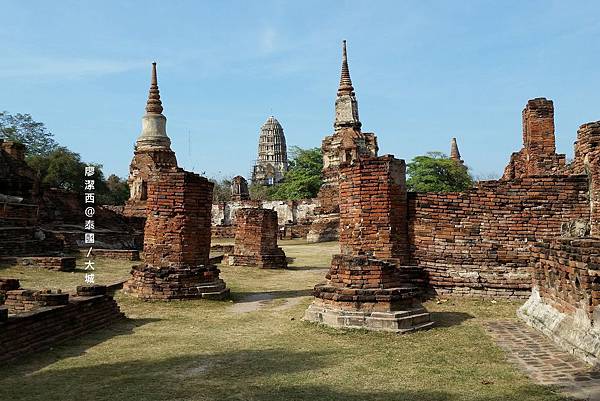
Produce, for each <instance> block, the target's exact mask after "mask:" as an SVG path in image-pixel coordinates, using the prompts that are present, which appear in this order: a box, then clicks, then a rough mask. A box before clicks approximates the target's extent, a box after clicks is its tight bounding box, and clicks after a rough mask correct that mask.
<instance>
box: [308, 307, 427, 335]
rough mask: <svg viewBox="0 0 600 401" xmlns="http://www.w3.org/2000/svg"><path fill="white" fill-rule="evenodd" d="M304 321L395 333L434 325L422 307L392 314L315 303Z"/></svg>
mask: <svg viewBox="0 0 600 401" xmlns="http://www.w3.org/2000/svg"><path fill="white" fill-rule="evenodd" d="M303 320H305V321H308V322H314V323H320V324H323V325H326V326H329V327H333V328H348V329H366V330H372V331H388V332H393V333H399V334H402V333H410V332H413V331H416V330H422V329H428V328H430V327H431V326H433V325H434V322H432V321H431V318H430V315H429V312H427V311H426V310H425V308H422V307H416V308H411V309H406V310H402V311H392V312H369V311H345V310H341V309H334V308H330V307H328V306H326V305H321V304H320V303H319V302H317V301H315V302H314V303H312V304H311V305H310V306H309V307H308V309H307V310H306V312H305V314H304V318H303Z"/></svg>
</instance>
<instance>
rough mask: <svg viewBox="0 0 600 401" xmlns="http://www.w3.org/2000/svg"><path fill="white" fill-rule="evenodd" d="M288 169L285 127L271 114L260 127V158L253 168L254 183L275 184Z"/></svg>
mask: <svg viewBox="0 0 600 401" xmlns="http://www.w3.org/2000/svg"><path fill="white" fill-rule="evenodd" d="M287 169H288V159H287V147H286V145H285V135H284V134H283V128H282V127H281V124H279V121H277V120H276V119H275V117H273V116H271V117H269V118H268V119H267V121H266V122H265V123H264V124H263V126H262V127H261V129H260V138H259V140H258V160H257V161H256V164H255V165H254V169H253V170H252V183H253V184H262V185H273V184H276V183H278V182H280V181H281V180H282V179H283V176H284V174H285V172H286V171H287Z"/></svg>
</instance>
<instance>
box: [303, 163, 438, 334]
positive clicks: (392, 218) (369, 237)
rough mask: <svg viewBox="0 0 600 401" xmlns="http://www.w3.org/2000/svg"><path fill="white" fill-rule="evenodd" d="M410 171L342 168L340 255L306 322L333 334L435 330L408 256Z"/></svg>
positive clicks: (386, 166) (391, 166)
mask: <svg viewBox="0 0 600 401" xmlns="http://www.w3.org/2000/svg"><path fill="white" fill-rule="evenodd" d="M405 179H406V168H405V163H404V161H403V160H397V159H395V158H394V157H393V156H390V155H386V156H382V157H374V158H364V159H361V158H358V159H356V160H353V161H352V162H349V163H344V164H342V165H341V166H340V248H341V251H342V253H341V254H340V255H335V256H334V257H333V259H332V261H331V268H330V269H329V273H328V274H327V276H326V278H327V282H326V283H324V284H319V285H317V286H315V288H314V296H315V300H314V302H313V303H312V304H311V306H310V307H309V308H308V310H307V311H306V314H305V316H304V317H305V319H306V320H309V321H313V322H320V323H324V324H326V325H329V326H333V327H352V328H366V329H368V330H384V331H394V332H408V331H414V330H418V329H422V328H427V327H430V326H431V325H432V324H433V323H432V322H431V320H430V316H429V313H428V312H427V311H426V310H425V309H424V308H423V306H422V305H421V303H420V301H419V299H418V296H419V295H420V292H421V290H420V288H419V286H418V285H417V284H422V280H421V277H420V271H419V269H417V268H412V267H403V266H402V265H403V264H406V263H407V262H408V259H409V254H408V232H407V227H408V226H407V224H408V220H407V218H408V213H407V192H406V184H405Z"/></svg>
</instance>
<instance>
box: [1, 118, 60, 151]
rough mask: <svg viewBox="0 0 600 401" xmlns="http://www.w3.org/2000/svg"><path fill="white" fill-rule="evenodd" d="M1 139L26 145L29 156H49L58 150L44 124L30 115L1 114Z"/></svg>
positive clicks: (52, 136)
mask: <svg viewBox="0 0 600 401" xmlns="http://www.w3.org/2000/svg"><path fill="white" fill-rule="evenodd" d="M0 139H7V140H12V141H16V142H20V143H22V144H24V145H25V146H26V147H27V150H26V152H27V153H26V154H27V156H41V155H48V154H50V152H52V151H54V150H56V149H57V148H58V144H57V143H56V141H55V140H54V135H53V134H52V133H51V132H49V131H48V129H47V128H46V126H45V125H44V123H40V122H37V121H34V120H33V118H31V115H29V114H20V113H17V114H15V115H12V114H9V113H8V112H6V111H3V112H0Z"/></svg>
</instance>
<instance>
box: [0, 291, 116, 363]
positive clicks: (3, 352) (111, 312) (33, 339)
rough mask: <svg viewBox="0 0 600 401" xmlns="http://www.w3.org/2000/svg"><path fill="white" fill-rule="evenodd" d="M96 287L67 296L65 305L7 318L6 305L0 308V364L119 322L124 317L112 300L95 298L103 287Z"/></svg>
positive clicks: (106, 297) (101, 296)
mask: <svg viewBox="0 0 600 401" xmlns="http://www.w3.org/2000/svg"><path fill="white" fill-rule="evenodd" d="M96 287H97V288H100V289H99V290H98V289H96V290H91V291H90V290H89V287H86V288H88V290H87V292H86V291H78V295H73V296H70V297H68V303H67V304H64V305H57V306H49V305H48V306H40V307H38V308H36V309H34V310H32V311H29V312H24V313H18V314H9V315H7V314H6V311H7V308H6V306H4V307H0V362H5V361H8V360H11V359H14V358H17V357H19V356H22V355H25V354H30V353H33V352H38V351H42V350H45V349H48V348H50V347H51V346H52V345H54V344H57V343H59V342H62V341H65V340H70V339H73V338H76V337H79V336H81V335H83V334H85V333H89V332H92V331H94V330H98V329H101V328H104V327H107V326H109V325H110V324H112V323H114V322H115V321H117V320H120V319H123V318H124V315H123V313H121V311H120V310H119V306H118V305H117V303H116V302H115V301H114V299H113V298H112V297H110V296H108V295H104V294H100V295H96V293H97V292H102V290H101V288H104V290H106V287H103V286H96ZM78 290H79V289H78ZM17 291H18V290H17ZM21 291H26V290H21ZM104 292H105V291H104ZM79 294H85V296H83V295H79ZM64 295H67V294H64Z"/></svg>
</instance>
